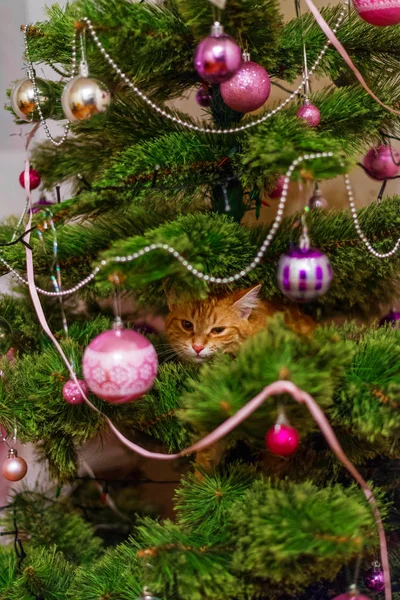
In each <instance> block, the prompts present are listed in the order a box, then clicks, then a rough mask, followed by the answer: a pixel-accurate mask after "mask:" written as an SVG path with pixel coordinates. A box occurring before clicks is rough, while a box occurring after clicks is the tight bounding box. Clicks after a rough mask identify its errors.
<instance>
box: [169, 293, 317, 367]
mask: <svg viewBox="0 0 400 600" xmlns="http://www.w3.org/2000/svg"><path fill="white" fill-rule="evenodd" d="M260 289H261V285H256V286H254V287H252V288H250V289H246V290H239V291H237V292H234V293H233V294H229V295H226V296H223V297H218V296H213V297H209V298H207V299H206V300H201V301H197V302H188V303H185V304H177V305H174V304H172V305H171V304H170V313H169V314H168V316H167V318H166V332H167V335H168V339H169V342H170V344H171V346H172V347H173V348H174V350H175V351H176V352H177V354H178V355H179V356H180V357H181V358H182V359H184V360H189V361H193V362H198V363H201V362H203V361H205V360H208V359H210V358H211V357H212V356H213V354H215V353H216V352H228V353H230V354H235V353H236V352H237V350H238V348H239V346H240V345H241V343H242V342H243V341H244V340H245V339H246V338H248V337H249V336H251V335H254V334H255V333H257V332H258V331H260V330H261V329H263V328H264V327H267V325H268V320H269V319H270V318H271V317H272V316H273V315H274V314H275V313H276V312H277V311H278V310H279V308H278V307H277V306H276V305H275V304H273V303H272V302H268V301H266V300H261V299H260V298H259V292H260ZM284 313H285V320H286V323H287V324H288V325H289V327H291V328H292V329H294V330H296V331H298V332H299V333H303V334H309V333H310V332H311V331H312V330H313V329H314V327H315V323H314V321H313V320H312V319H309V318H307V317H304V315H302V314H301V313H300V311H299V310H298V309H296V308H293V309H290V310H285V311H284ZM188 324H191V327H189V325H188ZM215 328H217V331H215ZM218 328H223V331H218ZM200 348H201V350H199V349H200Z"/></svg>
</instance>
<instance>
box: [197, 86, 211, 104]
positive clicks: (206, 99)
mask: <svg viewBox="0 0 400 600" xmlns="http://www.w3.org/2000/svg"><path fill="white" fill-rule="evenodd" d="M211 101H212V96H211V92H210V88H209V87H208V85H207V84H204V83H203V84H202V85H201V86H200V87H199V89H198V90H197V92H196V102H197V104H198V105H199V106H202V107H203V108H208V107H209V106H211Z"/></svg>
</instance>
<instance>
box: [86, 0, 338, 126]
mask: <svg viewBox="0 0 400 600" xmlns="http://www.w3.org/2000/svg"><path fill="white" fill-rule="evenodd" d="M349 3H350V0H345V1H344V3H343V8H342V10H341V11H340V14H339V17H338V19H337V20H336V23H335V25H334V26H333V27H332V31H333V32H334V33H336V32H337V30H338V28H339V26H340V24H341V23H342V21H343V19H344V17H345V16H346V14H347V7H348V5H349ZM83 21H84V22H85V23H86V25H87V26H88V29H89V33H90V35H91V36H92V38H93V40H94V42H95V44H96V46H97V47H98V48H99V50H100V52H101V53H102V55H103V56H104V58H105V59H106V61H107V62H108V64H109V65H110V67H111V68H112V69H113V71H115V73H117V75H119V76H120V77H121V79H122V80H123V81H124V82H125V83H126V85H128V87H129V88H130V89H131V90H132V91H133V92H135V94H137V95H138V96H139V98H141V99H142V100H143V101H144V102H146V103H147V104H148V105H149V106H151V108H152V109H153V110H155V111H156V112H157V113H158V114H159V115H161V116H162V117H165V118H166V119H169V120H170V121H173V122H174V123H177V124H178V125H181V126H182V127H186V128H187V129H192V130H193V131H199V132H200V133H214V134H220V135H227V134H230V133H240V132H241V131H246V129H250V128H251V127H255V126H256V125H260V123H264V121H266V120H267V119H270V118H271V117H273V116H274V115H276V113H278V112H279V111H281V110H282V109H283V108H284V107H285V106H286V105H287V104H289V102H291V101H292V100H294V98H295V97H296V96H297V95H298V94H300V93H301V92H302V89H303V88H304V87H305V86H308V83H309V80H310V78H311V76H312V75H313V73H314V71H315V70H316V68H317V66H318V65H319V63H320V62H321V60H322V58H323V56H324V55H325V53H326V51H327V49H328V48H329V46H330V44H331V42H330V41H329V40H328V41H327V42H326V44H325V45H324V47H323V48H322V50H321V52H320V53H319V55H318V57H317V59H316V60H315V62H314V64H313V66H312V67H311V69H310V70H309V71H308V73H307V74H306V75H303V78H302V80H301V83H300V85H299V86H298V87H297V88H296V89H295V90H294V92H292V93H291V94H290V96H288V97H287V98H286V100H283V101H282V102H281V103H280V104H279V105H278V106H277V107H276V108H274V109H273V110H271V111H270V112H268V113H266V114H264V115H263V116H262V117H260V118H259V119H256V120H254V121H250V122H249V123H246V124H245V125H240V126H239V127H231V128H229V129H217V128H214V127H201V126H200V125H194V124H193V123H190V122H189V121H184V120H183V119H180V118H179V117H175V116H174V115H173V114H171V113H170V112H168V111H166V110H164V109H163V108H160V107H159V106H158V105H157V104H155V102H153V101H152V100H151V99H150V98H149V97H148V96H146V94H144V93H143V92H142V91H141V90H139V88H137V87H136V86H135V84H134V83H133V82H132V81H131V80H130V79H129V77H128V76H127V75H126V74H125V73H124V72H123V71H122V70H121V69H120V68H119V67H118V65H117V63H116V62H115V61H114V60H113V59H112V58H111V56H110V55H109V54H108V52H107V51H106V49H105V48H104V46H103V45H102V43H101V42H100V40H99V38H98V36H97V34H96V31H95V29H94V27H93V25H92V23H91V21H90V19H88V18H87V17H84V18H83Z"/></svg>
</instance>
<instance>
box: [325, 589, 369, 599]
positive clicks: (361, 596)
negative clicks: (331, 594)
mask: <svg viewBox="0 0 400 600" xmlns="http://www.w3.org/2000/svg"><path fill="white" fill-rule="evenodd" d="M333 600H371V598H368V596H364V594H360V593H358V592H357V591H356V592H355V593H353V592H346V593H345V594H339V596H335V598H333Z"/></svg>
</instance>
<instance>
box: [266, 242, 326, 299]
mask: <svg viewBox="0 0 400 600" xmlns="http://www.w3.org/2000/svg"><path fill="white" fill-rule="evenodd" d="M332 275H333V273H332V267H331V263H330V262H329V258H328V257H327V256H326V254H324V253H323V252H321V251H320V250H318V249H317V248H308V249H307V248H304V249H303V248H293V249H292V250H290V251H289V252H288V253H287V254H284V255H283V256H282V257H281V259H280V261H279V264H278V273H277V278H278V286H279V289H280V290H281V292H282V293H283V294H285V296H287V297H288V298H290V299H291V300H295V301H296V302H310V301H312V300H314V299H315V298H318V297H319V296H322V295H323V294H325V293H326V292H327V291H328V289H329V286H330V285H331V281H332Z"/></svg>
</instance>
